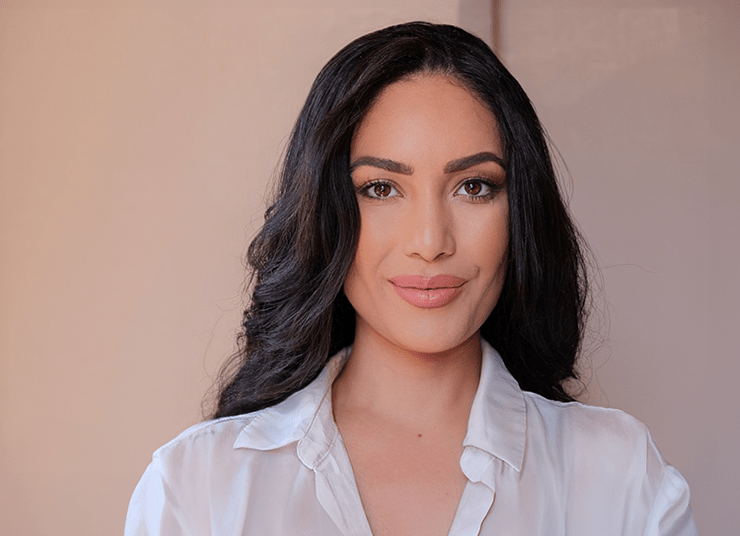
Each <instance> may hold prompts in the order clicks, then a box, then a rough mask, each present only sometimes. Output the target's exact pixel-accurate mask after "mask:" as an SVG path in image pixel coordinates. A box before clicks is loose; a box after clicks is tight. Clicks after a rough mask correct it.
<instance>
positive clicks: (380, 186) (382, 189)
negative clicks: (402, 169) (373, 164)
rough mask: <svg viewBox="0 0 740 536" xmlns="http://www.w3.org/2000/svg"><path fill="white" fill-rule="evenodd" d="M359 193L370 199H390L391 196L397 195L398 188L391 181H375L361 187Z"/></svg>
mask: <svg viewBox="0 0 740 536" xmlns="http://www.w3.org/2000/svg"><path fill="white" fill-rule="evenodd" d="M357 193H358V194H360V195H363V196H365V197H369V198H370V199H388V198H390V197H396V196H397V195H398V190H396V187H395V186H393V184H392V183H389V182H385V181H383V182H373V183H370V184H366V185H365V186H362V187H360V188H359V189H358V190H357Z"/></svg>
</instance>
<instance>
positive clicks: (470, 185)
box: [457, 179, 494, 199]
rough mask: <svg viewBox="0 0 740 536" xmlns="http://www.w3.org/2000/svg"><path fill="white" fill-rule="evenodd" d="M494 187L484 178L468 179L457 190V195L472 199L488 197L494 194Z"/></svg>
mask: <svg viewBox="0 0 740 536" xmlns="http://www.w3.org/2000/svg"><path fill="white" fill-rule="evenodd" d="M493 191H494V187H493V186H492V185H491V183H490V182H488V181H487V180H483V179H468V180H466V181H465V182H464V183H463V184H462V185H461V186H460V188H459V189H458V190H457V195H463V196H465V197H468V198H470V199H488V198H490V197H491V195H492V194H493Z"/></svg>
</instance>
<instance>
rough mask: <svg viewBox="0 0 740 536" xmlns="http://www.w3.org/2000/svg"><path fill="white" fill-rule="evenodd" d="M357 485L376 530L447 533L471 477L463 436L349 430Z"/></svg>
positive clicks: (382, 535)
mask: <svg viewBox="0 0 740 536" xmlns="http://www.w3.org/2000/svg"><path fill="white" fill-rule="evenodd" d="M345 443H346V447H347V453H348V456H349V458H350V461H351V464H352V469H353V473H354V476H355V481H356V484H357V490H358V492H359V494H360V498H361V500H362V505H363V509H364V511H365V514H366V516H367V519H368V522H369V524H370V527H371V529H372V532H373V535H374V536H394V535H404V536H414V535H420V536H421V535H424V536H436V535H439V536H444V535H447V534H448V532H449V529H450V526H451V525H452V521H453V518H454V517H455V513H456V511H457V508H458V504H459V503H460V497H461V496H462V493H463V490H464V489H465V485H466V483H467V479H466V478H465V475H464V474H463V473H462V470H461V469H460V455H461V454H462V446H461V441H450V440H447V439H446V438H430V437H420V434H409V435H407V436H406V437H397V436H395V437H394V436H393V435H388V434H385V435H381V436H380V437H378V436H377V435H375V436H373V437H370V436H369V435H368V434H362V433H360V434H356V435H355V434H350V435H349V437H346V438H345Z"/></svg>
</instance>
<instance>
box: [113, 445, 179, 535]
mask: <svg viewBox="0 0 740 536" xmlns="http://www.w3.org/2000/svg"><path fill="white" fill-rule="evenodd" d="M168 496H171V494H170V493H169V492H168V487H167V483H166V482H165V479H164V475H163V474H162V469H161V464H160V460H159V458H158V457H156V456H155V457H154V459H153V460H152V463H150V464H149V466H148V467H147V468H146V471H144V475H143V476H142V477H141V480H139V483H138V484H137V485H136V488H135V489H134V493H133V495H132V496H131V502H130V503H129V506H128V513H127V514H126V525H125V528H124V531H123V534H124V536H179V535H181V534H185V532H184V531H183V528H182V526H181V524H180V522H179V520H178V516H177V512H176V504H173V503H172V501H171V500H169V498H168Z"/></svg>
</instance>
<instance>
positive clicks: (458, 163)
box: [444, 151, 506, 173]
mask: <svg viewBox="0 0 740 536" xmlns="http://www.w3.org/2000/svg"><path fill="white" fill-rule="evenodd" d="M483 162H496V163H497V164H498V165H499V166H501V167H502V168H503V170H504V171H506V164H505V163H504V159H503V158H501V157H500V156H498V155H497V154H494V153H492V152H490V151H483V152H482V153H476V154H473V155H470V156H465V157H463V158H458V159H457V160H453V161H452V162H448V163H447V165H446V166H445V169H444V171H445V173H455V172H457V171H463V170H465V169H468V168H471V167H473V166H477V165H478V164H482V163H483Z"/></svg>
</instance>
